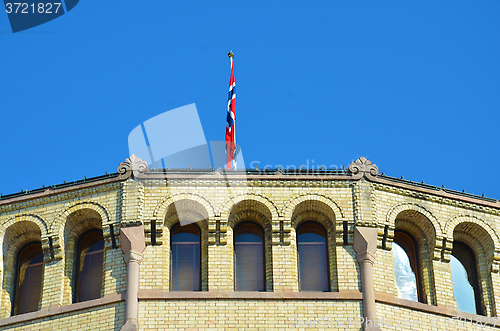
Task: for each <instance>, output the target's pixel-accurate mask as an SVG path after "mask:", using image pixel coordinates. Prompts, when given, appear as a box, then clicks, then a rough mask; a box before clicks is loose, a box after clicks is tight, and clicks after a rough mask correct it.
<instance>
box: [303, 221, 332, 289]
mask: <svg viewBox="0 0 500 331" xmlns="http://www.w3.org/2000/svg"><path fill="white" fill-rule="evenodd" d="M297 246H298V259H299V260H298V262H299V284H300V290H301V291H328V290H329V286H328V262H327V261H328V259H327V248H326V239H325V232H324V230H323V228H322V227H320V226H319V225H317V224H305V225H304V226H302V227H301V228H300V229H299V230H298V236H297Z"/></svg>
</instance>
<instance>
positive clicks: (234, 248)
mask: <svg viewBox="0 0 500 331" xmlns="http://www.w3.org/2000/svg"><path fill="white" fill-rule="evenodd" d="M250 224H251V225H253V226H256V227H257V228H258V229H259V230H260V233H261V235H262V237H261V239H262V257H261V258H262V260H261V261H262V275H261V276H262V279H263V284H262V288H259V284H258V280H257V287H258V289H257V290H250V291H254V292H266V287H267V274H266V268H267V263H266V262H267V261H266V251H267V250H266V244H267V242H266V232H265V230H264V228H263V227H262V226H261V225H260V224H259V223H257V222H254V221H242V222H239V223H238V224H236V225H235V226H234V230H233V258H234V261H233V270H234V277H233V278H234V291H237V292H240V291H245V290H241V288H242V285H241V284H240V286H239V288H240V289H239V290H238V289H237V288H238V285H237V282H238V277H237V274H236V270H237V263H238V261H237V258H236V237H237V236H239V235H242V234H246V233H241V234H238V235H237V234H236V233H237V232H238V230H239V229H240V228H241V227H243V226H245V225H250ZM256 274H257V273H256ZM239 281H240V283H241V279H239Z"/></svg>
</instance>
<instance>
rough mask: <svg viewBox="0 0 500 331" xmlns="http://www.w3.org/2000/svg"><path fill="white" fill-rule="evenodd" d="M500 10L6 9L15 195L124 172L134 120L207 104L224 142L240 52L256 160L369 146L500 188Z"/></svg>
mask: <svg viewBox="0 0 500 331" xmlns="http://www.w3.org/2000/svg"><path fill="white" fill-rule="evenodd" d="M499 17H500V2H499V1H498V0H493V1H480V2H471V1H467V2H465V1H444V0H443V1H423V2H418V3H412V2H409V1H383V2H377V3H375V2H371V1H334V0H329V1H314V2H306V1H278V0H272V1H224V2H222V1H203V2H202V1H176V2H174V1H166V0H148V1H140V2H139V1H130V0H129V1H118V0H107V1H88V0H82V1H80V3H79V4H78V5H77V6H76V7H75V8H74V9H73V10H72V11H70V12H69V13H67V14H66V15H63V16H61V17H60V18H58V19H56V20H54V21H51V22H49V23H46V24H44V25H41V26H39V27H36V28H33V29H30V30H27V31H25V32H19V33H16V34H13V33H12V32H11V29H10V26H9V22H8V18H7V14H0V39H1V41H0V50H1V52H0V66H1V68H2V70H1V73H0V77H1V78H0V109H1V113H0V114H1V129H0V139H1V145H0V146H1V156H2V162H0V170H1V172H2V179H1V181H0V193H3V194H9V193H15V192H19V191H20V190H21V189H34V188H38V187H41V186H42V185H51V184H58V183H62V182H63V181H64V180H65V181H73V180H77V179H82V178H83V177H84V176H87V177H92V176H97V175H101V174H104V172H115V171H116V167H117V166H118V164H119V163H120V162H121V161H123V160H125V158H127V157H128V156H129V155H128V145H127V137H128V134H129V133H130V131H131V130H132V129H133V128H135V127H136V126H137V125H140V124H141V123H142V122H144V121H146V120H147V119H149V118H151V117H153V116H156V115H158V114H161V113H163V112H165V111H168V110H171V109H174V108H177V107H180V106H184V105H187V104H191V103H196V106H197V109H198V112H199V115H200V119H201V123H202V125H203V129H204V132H205V136H206V139H207V140H223V139H224V131H225V120H226V104H227V91H228V84H229V73H230V72H229V60H228V57H227V52H228V51H229V50H233V51H234V53H235V58H234V66H235V76H236V86H237V121H236V125H237V141H238V143H239V144H240V145H241V146H242V149H243V153H244V157H245V161H246V164H247V165H249V164H250V163H251V162H260V163H259V165H260V166H261V167H263V166H265V165H271V166H277V165H282V166H287V165H296V166H299V165H302V164H304V165H305V164H309V165H310V166H312V165H314V166H316V165H321V164H324V165H328V166H330V165H335V166H342V165H345V166H347V165H348V164H349V163H350V162H351V161H353V160H355V159H356V158H358V157H360V156H365V157H367V158H368V159H370V160H371V161H372V162H374V163H376V164H377V165H378V167H379V169H380V171H384V172H385V173H386V174H387V175H390V176H395V177H400V176H404V177H405V178H406V179H409V180H414V181H419V182H420V181H422V180H424V181H425V182H426V183H429V184H434V185H438V186H441V185H443V184H444V185H445V186H446V187H448V188H451V189H456V190H462V189H465V190H466V191H467V192H470V193H474V194H483V193H484V194H486V195H487V196H489V197H492V198H497V199H498V198H500V192H499V188H500V177H499V176H498V175H497V172H498V165H499V164H500V153H499V140H498V128H499V124H500V121H499V119H500V117H499V111H500V93H499V91H500V65H499V64H500V20H499ZM187 134H189V132H186V135H187ZM166 143H172V142H166ZM313 160H314V161H313ZM254 164H255V163H254Z"/></svg>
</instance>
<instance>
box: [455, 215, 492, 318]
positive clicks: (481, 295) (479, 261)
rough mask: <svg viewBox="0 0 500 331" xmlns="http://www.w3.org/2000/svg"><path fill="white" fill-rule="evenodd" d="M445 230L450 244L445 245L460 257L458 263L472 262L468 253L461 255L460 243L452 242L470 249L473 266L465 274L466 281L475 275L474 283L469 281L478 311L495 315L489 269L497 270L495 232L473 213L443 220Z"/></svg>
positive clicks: (490, 270)
mask: <svg viewBox="0 0 500 331" xmlns="http://www.w3.org/2000/svg"><path fill="white" fill-rule="evenodd" d="M445 229H446V234H447V235H450V233H451V237H450V244H449V245H447V246H448V247H447V248H448V250H449V253H451V254H453V255H454V256H455V258H457V259H459V260H461V263H463V261H471V259H470V255H469V256H467V255H464V254H463V250H462V251H461V250H460V249H459V248H460V245H458V244H457V246H455V241H456V242H457V243H460V244H462V245H463V246H465V247H467V248H468V249H469V250H471V254H472V256H473V259H472V261H474V262H473V263H472V264H473V265H469V268H468V269H467V270H468V271H467V272H468V273H467V274H468V277H469V280H471V278H472V279H475V278H476V277H477V279H476V281H477V283H476V284H474V283H471V285H472V286H473V288H474V293H475V296H476V308H477V310H478V314H485V315H487V316H495V315H496V307H495V300H494V289H493V284H492V280H491V272H495V273H496V272H498V271H499V270H498V269H499V261H500V254H499V246H498V243H499V240H498V235H497V234H496V232H495V230H494V229H493V228H492V227H491V226H490V225H489V224H488V223H487V222H485V221H484V220H482V219H480V218H478V217H475V216H473V215H456V216H454V217H452V218H451V219H449V220H448V221H447V222H446V227H445ZM460 257H462V259H460ZM470 272H472V274H470ZM474 274H475V275H474Z"/></svg>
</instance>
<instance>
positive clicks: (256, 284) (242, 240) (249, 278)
mask: <svg viewBox="0 0 500 331" xmlns="http://www.w3.org/2000/svg"><path fill="white" fill-rule="evenodd" d="M265 271H266V269H265V266H264V231H262V228H261V227H260V226H258V225H257V224H255V223H251V222H244V223H241V224H239V225H238V226H237V227H236V228H235V230H234V274H235V277H234V279H235V282H234V288H235V290H236V291H264V290H265V278H266V277H265Z"/></svg>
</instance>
